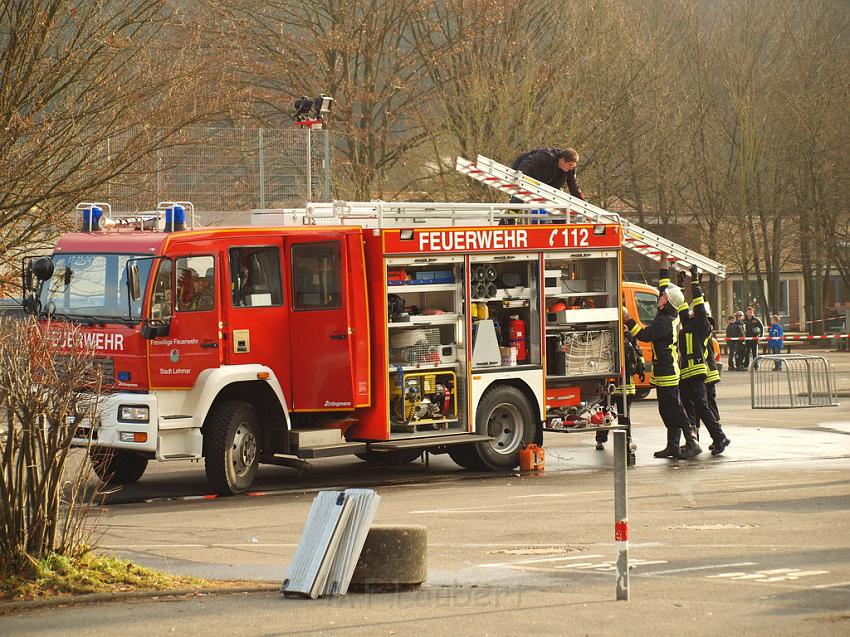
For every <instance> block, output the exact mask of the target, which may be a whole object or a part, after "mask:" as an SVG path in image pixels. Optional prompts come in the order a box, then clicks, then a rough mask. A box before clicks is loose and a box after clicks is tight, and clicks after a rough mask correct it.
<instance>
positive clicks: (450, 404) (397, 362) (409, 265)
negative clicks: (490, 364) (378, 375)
mask: <svg viewBox="0 0 850 637" xmlns="http://www.w3.org/2000/svg"><path fill="white" fill-rule="evenodd" d="M464 269H465V268H464V258H463V257H462V256H433V257H387V258H386V277H387V316H386V320H387V323H386V324H387V331H388V340H387V343H388V359H387V369H388V375H389V397H388V399H389V405H388V409H389V421H390V432H391V437H392V438H399V437H406V436H411V435H417V434H420V433H421V434H430V435H433V434H434V433H438V432H447V433H457V432H458V431H466V429H467V425H466V418H465V414H464V408H463V406H464V405H465V404H466V400H465V396H466V395H467V392H466V387H465V385H466V349H465V346H464V342H465V340H464V334H465V323H464V314H463V307H464V305H463V290H464V280H465V279H464Z"/></svg>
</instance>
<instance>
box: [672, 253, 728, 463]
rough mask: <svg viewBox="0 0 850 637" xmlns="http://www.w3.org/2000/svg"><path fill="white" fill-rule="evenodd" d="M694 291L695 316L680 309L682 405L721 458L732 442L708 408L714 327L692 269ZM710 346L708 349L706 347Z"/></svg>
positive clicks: (712, 449)
mask: <svg viewBox="0 0 850 637" xmlns="http://www.w3.org/2000/svg"><path fill="white" fill-rule="evenodd" d="M691 290H692V291H693V306H694V308H693V314H692V315H691V313H690V312H689V308H688V304H687V303H683V304H682V305H680V306H679V320H680V321H681V323H682V331H681V332H679V369H680V380H679V393H680V395H681V399H682V405H683V406H684V408H685V411H686V412H688V418H689V419H690V421H691V424H692V426H693V427H694V430H696V431H698V428H699V422H700V420H701V421H702V422H704V423H705V428H706V429H708V433H709V434H710V435H711V439H712V444H711V447H710V449H711V454H712V455H714V456H719V455H720V454H721V453H723V451H724V450H725V449H726V447H728V446H729V439H728V438H727V437H726V436H725V434H724V433H723V429H722V428H721V427H720V423H719V422H717V418H715V416H714V414H713V413H712V411H711V407H709V405H708V396H707V394H706V388H705V384H706V381H707V377H708V364H707V363H706V360H707V358H708V357H710V358H712V359H713V358H714V357H713V356H712V353H711V349H710V345H711V343H710V339H711V325H710V324H709V322H708V312H707V311H706V309H705V301H704V299H703V296H702V289H701V288H700V283H699V271H698V270H697V268H696V266H693V267H692V268H691ZM706 342H708V343H709V349H708V350H706V347H705V344H706Z"/></svg>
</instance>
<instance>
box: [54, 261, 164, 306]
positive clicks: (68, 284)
mask: <svg viewBox="0 0 850 637" xmlns="http://www.w3.org/2000/svg"><path fill="white" fill-rule="evenodd" d="M130 259H135V260H136V261H135V262H136V263H138V266H139V279H140V281H141V283H142V287H143V288H144V285H145V282H146V281H147V277H148V273H149V272H150V269H151V264H152V263H153V260H152V259H151V258H150V257H148V256H145V255H136V254H54V255H53V266H54V269H53V277H52V278H51V279H50V280H49V281H45V282H44V285H43V286H42V288H41V294H40V297H39V300H40V301H41V308H42V312H45V313H50V314H61V315H65V316H67V317H70V318H73V317H80V318H99V319H109V318H115V319H124V320H127V319H129V318H130V317H131V316H135V317H138V316H139V315H140V313H141V305H142V303H141V300H139V301H133V302H132V303H130V304H128V302H127V261H128V260H130ZM131 312H132V313H131Z"/></svg>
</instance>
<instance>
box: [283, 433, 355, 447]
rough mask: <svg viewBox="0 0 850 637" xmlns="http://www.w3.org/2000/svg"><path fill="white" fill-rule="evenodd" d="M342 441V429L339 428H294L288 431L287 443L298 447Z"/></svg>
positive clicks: (339, 442) (336, 443) (335, 443)
mask: <svg viewBox="0 0 850 637" xmlns="http://www.w3.org/2000/svg"><path fill="white" fill-rule="evenodd" d="M342 442H343V440H342V431H341V430H339V429H296V430H294V431H290V432H289V444H290V445H292V446H293V447H297V448H299V449H302V448H304V447H318V446H324V445H338V444H342Z"/></svg>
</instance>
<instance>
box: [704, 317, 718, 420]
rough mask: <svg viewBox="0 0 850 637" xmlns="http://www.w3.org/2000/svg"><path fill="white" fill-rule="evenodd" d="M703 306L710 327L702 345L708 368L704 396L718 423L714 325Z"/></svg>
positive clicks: (712, 319)
mask: <svg viewBox="0 0 850 637" xmlns="http://www.w3.org/2000/svg"><path fill="white" fill-rule="evenodd" d="M705 306H706V307H705V310H706V312H707V314H708V322H709V324H710V325H711V331H710V332H709V333H708V336H707V337H706V339H705V343H704V346H705V351H706V352H707V356H706V359H705V364H706V366H707V367H708V374H706V376H705V395H706V396H708V406H709V407H711V413H712V414H714V418H715V420H717V422H720V410H719V409H718V408H717V383H719V382H720V370H719V369H718V368H717V361H716V360H715V358H714V346H713V345H712V342H711V341H712V337H713V334H714V327H715V325H714V318H713V317H712V316H711V309H710V308H709V307H708V303H706V304H705Z"/></svg>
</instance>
